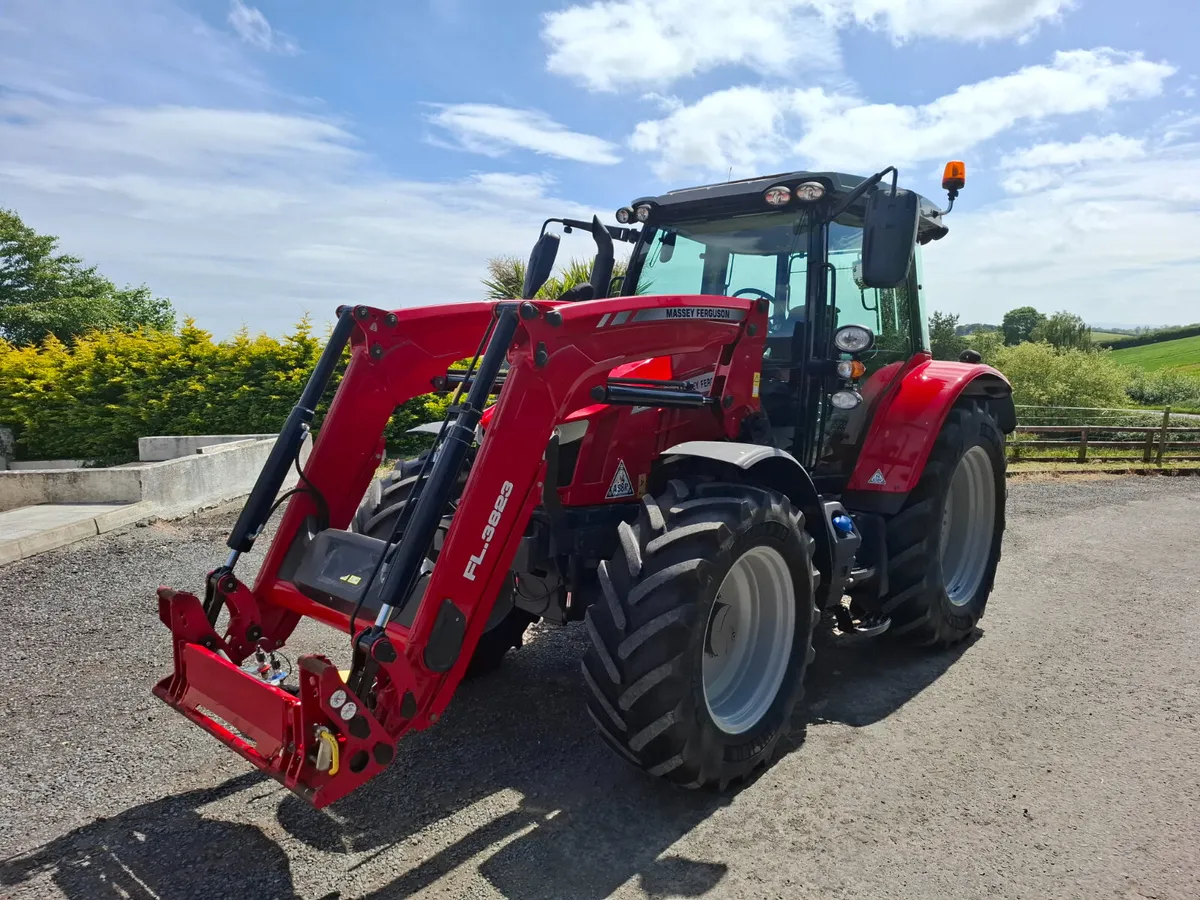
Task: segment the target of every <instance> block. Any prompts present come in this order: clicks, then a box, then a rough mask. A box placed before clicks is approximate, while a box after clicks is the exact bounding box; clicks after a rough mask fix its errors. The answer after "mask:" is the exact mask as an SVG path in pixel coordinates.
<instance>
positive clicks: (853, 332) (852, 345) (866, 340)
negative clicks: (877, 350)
mask: <svg viewBox="0 0 1200 900" xmlns="http://www.w3.org/2000/svg"><path fill="white" fill-rule="evenodd" d="M874 343H875V334H874V333H873V332H872V331H871V329H870V328H867V327H865V326H863V325H843V326H842V327H841V328H839V329H838V330H837V331H835V332H834V333H833V346H835V347H837V348H838V349H839V350H841V351H842V352H843V353H862V352H864V351H866V350H870V349H871V347H872V345H873V344H874Z"/></svg>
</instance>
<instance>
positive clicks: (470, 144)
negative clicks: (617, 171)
mask: <svg viewBox="0 0 1200 900" xmlns="http://www.w3.org/2000/svg"><path fill="white" fill-rule="evenodd" d="M429 121H430V122H432V123H433V124H435V125H437V126H439V127H441V128H444V129H446V130H447V131H448V132H450V134H451V135H453V136H454V138H455V139H456V140H457V141H458V144H459V146H461V147H462V148H463V149H465V150H470V151H472V152H474V153H482V154H484V155H487V156H502V155H504V153H505V152H506V151H507V150H509V149H511V148H513V147H518V148H521V149H523V150H532V151H533V152H534V153H540V154H542V155H543V156H552V157H555V158H556V159H569V160H574V161H576V162H585V163H596V164H598V165H613V164H614V163H619V162H620V161H621V158H620V157H619V156H617V154H616V150H617V147H616V145H615V144H612V143H610V142H609V141H606V140H603V139H601V138H598V137H595V136H593V135H590V134H580V133H579V132H577V131H570V130H569V129H568V128H567V127H566V126H565V125H562V124H560V123H558V122H555V121H554V120H553V119H551V118H550V117H549V116H547V115H546V114H545V113H541V112H538V111H536V110H528V109H512V108H509V107H505V106H491V105H488V104H482V103H459V104H455V105H447V106H440V107H439V108H438V111H437V112H436V113H435V114H433V115H431V116H430V117H429Z"/></svg>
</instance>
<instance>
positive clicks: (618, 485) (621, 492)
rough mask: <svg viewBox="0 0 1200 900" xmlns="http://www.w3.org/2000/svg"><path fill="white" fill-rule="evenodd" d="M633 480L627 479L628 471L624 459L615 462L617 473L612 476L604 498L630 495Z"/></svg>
mask: <svg viewBox="0 0 1200 900" xmlns="http://www.w3.org/2000/svg"><path fill="white" fill-rule="evenodd" d="M632 496H633V482H632V481H630V480H629V472H628V470H627V469H626V468H625V460H623V459H622V460H620V461H619V462H618V463H617V474H615V475H614V476H613V480H612V484H610V485H609V486H608V493H607V494H605V495H604V499H606V500H614V499H616V498H617V497H632Z"/></svg>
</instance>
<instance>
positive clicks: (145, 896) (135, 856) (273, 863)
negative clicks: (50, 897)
mask: <svg viewBox="0 0 1200 900" xmlns="http://www.w3.org/2000/svg"><path fill="white" fill-rule="evenodd" d="M264 781H265V779H264V778H263V777H262V776H260V775H259V774H258V773H257V772H250V773H247V774H245V775H241V776H239V777H237V778H233V779H230V780H229V781H226V782H225V783H223V784H221V785H218V786H217V787H213V788H207V789H205V790H197V791H189V792H187V793H184V794H179V795H176V796H173V797H165V798H163V799H162V800H156V801H154V802H152V803H145V804H143V805H141V806H136V807H134V808H132V809H128V810H125V811H124V812H122V813H120V814H119V815H116V816H112V817H110V818H98V819H96V820H95V821H94V822H91V823H90V824H88V825H84V826H82V827H81V828H77V829H75V830H74V831H71V832H68V833H67V834H65V835H63V836H61V837H59V838H56V839H54V840H52V841H50V842H48V843H46V844H43V845H42V846H40V847H37V848H35V849H33V850H31V851H29V852H27V853H23V854H20V855H18V856H15V857H11V858H9V859H5V860H2V861H0V896H4V897H7V896H9V894H7V893H6V892H5V890H4V889H5V888H8V887H19V886H22V885H27V883H28V882H31V881H34V880H37V879H40V878H42V877H48V878H49V879H50V880H51V882H52V883H53V884H54V886H55V887H56V888H57V889H58V891H59V892H61V893H62V895H63V896H65V897H68V898H70V900H92V898H97V897H129V898H133V900H151V898H160V897H161V898H167V897H171V898H201V897H218V896H232V895H230V894H228V893H227V892H228V891H229V890H230V886H236V889H237V892H238V893H237V896H245V897H262V898H280V900H284V898H294V897H296V896H297V895H296V893H295V891H294V890H293V888H292V880H291V874H290V871H289V866H288V858H287V855H286V854H285V853H284V851H283V850H282V849H281V848H280V847H279V846H278V845H277V844H276V843H275V842H274V841H272V840H271V839H270V838H268V837H267V836H266V835H264V834H263V833H262V831H260V830H259V829H258V828H256V827H254V826H252V825H243V824H235V823H232V822H225V821H220V820H215V819H209V818H206V817H205V816H203V815H202V814H201V812H200V810H201V809H202V808H203V807H204V806H206V805H208V804H210V803H215V802H218V801H220V800H223V799H225V798H227V797H230V796H232V795H233V794H236V793H238V792H239V791H243V790H246V789H248V788H252V787H254V786H256V785H258V786H259V787H263V788H265V787H266V785H265V784H263V782H264ZM33 890H35V889H33V888H31V887H26V891H28V892H29V893H26V894H25V896H44V895H43V894H41V893H40V892H39V893H38V894H34V893H32V891H33Z"/></svg>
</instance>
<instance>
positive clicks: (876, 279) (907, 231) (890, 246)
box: [862, 189, 920, 289]
mask: <svg viewBox="0 0 1200 900" xmlns="http://www.w3.org/2000/svg"><path fill="white" fill-rule="evenodd" d="M919 213H920V205H919V200H918V197H917V195H916V194H914V193H913V192H912V191H904V190H899V189H896V190H895V192H893V191H891V190H882V191H879V190H876V191H872V192H871V193H870V194H869V195H868V197H867V207H866V212H865V213H864V214H863V240H862V280H863V283H864V284H865V285H866V286H867V287H870V288H881V289H886V288H895V287H899V286H900V285H902V284H904V280H905V279H906V278H907V277H908V266H909V263H910V262H911V261H912V255H913V247H914V246H915V244H916V241H917V216H918V215H919Z"/></svg>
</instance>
